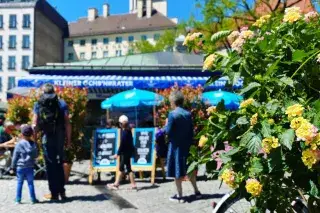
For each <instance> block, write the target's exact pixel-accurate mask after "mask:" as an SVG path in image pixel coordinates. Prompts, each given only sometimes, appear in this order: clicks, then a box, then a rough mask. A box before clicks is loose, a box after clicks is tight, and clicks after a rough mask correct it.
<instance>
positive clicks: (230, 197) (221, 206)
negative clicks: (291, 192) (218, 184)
mask: <svg viewBox="0 0 320 213" xmlns="http://www.w3.org/2000/svg"><path fill="white" fill-rule="evenodd" d="M253 204H254V203H252V202H249V201H247V200H246V199H245V198H244V197H243V196H241V195H237V194H236V193H235V191H231V192H229V193H227V194H226V195H224V196H223V197H222V198H221V200H220V201H219V203H217V205H216V206H215V207H214V209H213V212H212V213H249V212H250V208H251V207H252V206H253ZM291 206H292V209H293V210H294V212H295V213H309V210H308V207H307V205H306V204H305V202H304V201H303V199H302V198H299V197H298V198H296V199H295V200H294V201H293V202H292V203H291ZM266 212H267V213H269V212H270V211H269V210H267V211H266Z"/></svg>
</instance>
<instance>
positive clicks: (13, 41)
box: [9, 35, 17, 49]
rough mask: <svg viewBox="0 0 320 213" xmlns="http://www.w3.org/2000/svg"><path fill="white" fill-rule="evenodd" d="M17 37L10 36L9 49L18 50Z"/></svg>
mask: <svg viewBox="0 0 320 213" xmlns="http://www.w3.org/2000/svg"><path fill="white" fill-rule="evenodd" d="M16 44H17V37H16V36H15V35H11V36H9V49H16Z"/></svg>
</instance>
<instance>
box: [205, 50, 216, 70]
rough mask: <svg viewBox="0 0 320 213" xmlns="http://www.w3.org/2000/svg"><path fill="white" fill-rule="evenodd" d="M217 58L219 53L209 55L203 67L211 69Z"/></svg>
mask: <svg viewBox="0 0 320 213" xmlns="http://www.w3.org/2000/svg"><path fill="white" fill-rule="evenodd" d="M216 58H217V55H216V54H214V53H213V54H211V55H209V56H208V57H207V58H206V60H205V61H204V64H203V69H204V70H209V69H211V68H212V67H213V66H214V62H215V60H216Z"/></svg>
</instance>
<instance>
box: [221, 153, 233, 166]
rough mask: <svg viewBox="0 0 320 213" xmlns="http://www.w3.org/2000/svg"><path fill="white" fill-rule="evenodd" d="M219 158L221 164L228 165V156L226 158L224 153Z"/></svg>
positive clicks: (229, 159) (229, 158)
mask: <svg viewBox="0 0 320 213" xmlns="http://www.w3.org/2000/svg"><path fill="white" fill-rule="evenodd" d="M219 157H220V159H221V160H222V162H223V163H224V164H226V163H228V162H230V161H231V157H230V156H226V154H225V153H222V154H220V156H219Z"/></svg>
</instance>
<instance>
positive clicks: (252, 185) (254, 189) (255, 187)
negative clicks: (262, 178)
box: [246, 179, 262, 197]
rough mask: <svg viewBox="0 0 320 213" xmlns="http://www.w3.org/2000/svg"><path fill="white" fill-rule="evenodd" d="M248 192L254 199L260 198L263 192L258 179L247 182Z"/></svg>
mask: <svg viewBox="0 0 320 213" xmlns="http://www.w3.org/2000/svg"><path fill="white" fill-rule="evenodd" d="M246 190H247V192H248V193H250V194H251V195H252V196H254V197H258V196H259V195H260V194H261V192H262V185H261V184H260V182H259V181H258V180H256V179H249V180H247V181H246Z"/></svg>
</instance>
